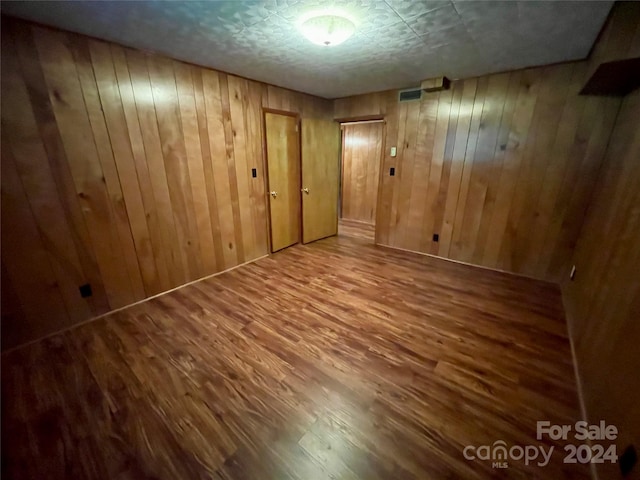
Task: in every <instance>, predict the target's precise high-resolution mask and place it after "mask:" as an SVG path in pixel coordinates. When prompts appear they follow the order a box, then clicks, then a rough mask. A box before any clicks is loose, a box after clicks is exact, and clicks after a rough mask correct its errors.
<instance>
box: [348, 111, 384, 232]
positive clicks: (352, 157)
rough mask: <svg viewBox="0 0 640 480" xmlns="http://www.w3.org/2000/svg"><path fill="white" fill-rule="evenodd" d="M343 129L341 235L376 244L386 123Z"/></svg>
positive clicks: (369, 123) (359, 124)
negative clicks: (379, 187) (377, 211)
mask: <svg viewBox="0 0 640 480" xmlns="http://www.w3.org/2000/svg"><path fill="white" fill-rule="evenodd" d="M341 129H342V155H341V158H342V169H341V170H342V179H341V182H340V183H341V191H340V221H339V232H338V233H339V235H344V236H350V237H358V238H361V239H365V240H367V241H371V242H372V243H373V242H374V241H375V224H376V210H377V204H378V186H379V181H380V163H381V160H382V150H383V138H384V120H373V121H366V122H347V123H342V124H341Z"/></svg>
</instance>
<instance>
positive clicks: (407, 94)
mask: <svg viewBox="0 0 640 480" xmlns="http://www.w3.org/2000/svg"><path fill="white" fill-rule="evenodd" d="M421 95H422V90H421V89H420V88H416V89H411V90H402V91H400V94H399V95H398V101H399V102H410V101H412V100H420V96H421Z"/></svg>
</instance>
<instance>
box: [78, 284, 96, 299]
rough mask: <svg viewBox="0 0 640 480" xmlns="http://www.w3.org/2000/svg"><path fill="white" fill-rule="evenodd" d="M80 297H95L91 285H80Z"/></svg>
mask: <svg viewBox="0 0 640 480" xmlns="http://www.w3.org/2000/svg"><path fill="white" fill-rule="evenodd" d="M79 289H80V296H81V297H82V298H87V297H90V296H91V295H93V291H92V290H91V284H90V283H85V284H84V285H80V287H79Z"/></svg>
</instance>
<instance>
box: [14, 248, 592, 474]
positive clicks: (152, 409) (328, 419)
mask: <svg viewBox="0 0 640 480" xmlns="http://www.w3.org/2000/svg"><path fill="white" fill-rule="evenodd" d="M565 331H566V328H565V323H564V320H563V313H562V308H561V301H560V296H559V292H558V290H557V288H556V287H555V286H551V285H548V284H545V283H541V282H537V281H533V280H528V279H524V278H518V277H513V276H509V275H506V274H501V273H497V272H491V271H487V270H481V269H476V268H472V267H467V266H463V265H458V264H454V263H450V262H446V261H444V260H438V259H433V258H429V257H426V256H419V255H416V254H411V253H406V252H400V251H394V250H390V249H386V248H383V247H375V246H373V245H368V244H366V243H365V242H362V241H359V240H355V239H351V238H348V237H333V238H329V239H325V240H322V241H320V242H316V243H314V244H309V245H304V246H303V245H299V246H295V247H292V248H289V249H286V250H284V251H282V252H279V253H277V254H275V255H272V256H270V257H268V258H264V259H262V260H259V261H257V262H256V263H253V264H251V265H248V266H245V267H241V268H239V269H236V270H234V271H231V272H228V273H226V274H223V275H221V276H218V277H215V278H211V279H208V280H204V281H202V282H199V283H196V284H193V285H190V286H187V287H184V288H181V289H179V290H177V291H174V292H171V293H169V294H166V295H164V296H161V297H159V298H156V299H154V300H151V301H148V302H146V303H143V304H140V305H137V306H134V307H131V308H128V309H127V310H124V311H121V312H119V313H115V314H112V315H111V316H109V317H105V318H102V319H98V320H96V321H93V322H91V323H88V324H85V325H83V326H80V327H77V328H75V329H73V330H71V331H68V332H66V333H63V334H60V335H57V336H54V337H52V338H49V339H47V340H44V341H41V342H38V343H35V344H32V345H29V346H27V347H24V348H21V349H18V350H14V351H11V352H9V353H7V354H5V355H3V357H2V396H3V398H2V400H3V401H2V474H3V475H2V478H3V479H27V478H31V479H44V478H47V479H84V478H89V479H93V478H95V479H145V478H148V479H152V478H153V479H171V480H175V479H201V478H212V479H216V480H220V479H251V480H253V479H259V480H262V479H300V480H315V479H329V478H332V479H366V480H375V479H401V480H411V479H442V478H464V479H480V478H493V477H496V476H500V477H501V478H536V479H541V478H549V479H560V478H584V479H586V478H588V472H587V469H586V468H585V467H583V466H576V465H564V464H563V463H562V459H563V458H564V452H563V451H562V444H553V445H555V453H554V455H553V457H552V461H551V464H550V465H548V466H547V467H544V468H541V467H538V466H535V465H529V466H528V467H527V466H524V465H523V462H510V467H509V469H508V470H494V469H492V467H491V464H490V463H489V462H486V461H468V460H466V459H465V458H464V457H463V454H462V451H463V448H464V446H466V445H475V446H480V445H492V444H493V443H494V442H495V441H497V440H504V441H505V442H507V444H508V445H522V446H524V445H539V444H540V442H537V441H536V440H535V428H536V420H550V421H551V422H552V423H572V422H574V421H575V420H576V419H577V418H578V406H577V405H578V403H577V398H576V392H575V384H574V372H573V368H572V364H571V356H570V348H569V343H568V341H567V337H566V334H565ZM544 445H546V446H549V445H552V444H549V443H544Z"/></svg>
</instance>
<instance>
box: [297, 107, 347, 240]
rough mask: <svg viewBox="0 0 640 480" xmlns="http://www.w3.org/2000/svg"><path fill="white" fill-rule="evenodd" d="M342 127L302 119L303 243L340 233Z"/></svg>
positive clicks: (324, 121) (330, 122) (327, 121)
mask: <svg viewBox="0 0 640 480" xmlns="http://www.w3.org/2000/svg"><path fill="white" fill-rule="evenodd" d="M339 157H340V126H339V125H338V123H336V122H334V121H331V120H310V119H303V120H302V188H303V189H304V193H303V194H302V231H303V233H302V241H303V243H309V242H313V241H314V240H318V239H320V238H324V237H329V236H331V235H336V234H337V233H338V186H339V183H340V171H339V163H340V162H339Z"/></svg>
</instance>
